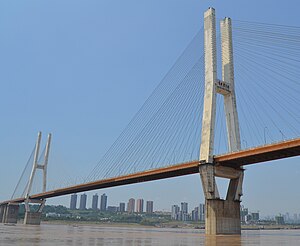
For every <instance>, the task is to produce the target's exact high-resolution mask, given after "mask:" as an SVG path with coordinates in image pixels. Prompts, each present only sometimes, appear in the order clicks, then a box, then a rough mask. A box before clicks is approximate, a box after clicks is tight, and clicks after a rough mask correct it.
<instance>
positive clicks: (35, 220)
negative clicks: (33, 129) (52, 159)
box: [24, 132, 51, 225]
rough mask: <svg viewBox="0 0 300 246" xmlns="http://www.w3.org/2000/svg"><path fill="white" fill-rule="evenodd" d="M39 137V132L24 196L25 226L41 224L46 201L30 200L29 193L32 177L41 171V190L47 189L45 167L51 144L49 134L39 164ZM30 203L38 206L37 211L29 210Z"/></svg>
mask: <svg viewBox="0 0 300 246" xmlns="http://www.w3.org/2000/svg"><path fill="white" fill-rule="evenodd" d="M41 137H42V133H41V132H39V133H38V137H37V141H36V146H35V153H34V160H33V165H32V170H31V174H30V178H29V182H28V185H27V189H26V194H25V218H24V224H27V225H39V224H40V223H41V216H42V210H43V208H44V206H45V203H46V199H41V200H33V199H30V192H31V188H32V184H33V180H34V176H35V173H36V171H37V170H42V172H43V189H42V190H43V192H45V191H46V187H47V166H48V158H49V151H50V144H51V134H49V135H48V139H47V143H46V149H45V156H44V163H42V164H39V163H38V158H39V150H40V144H41ZM30 203H35V204H39V207H38V209H37V211H31V210H30V206H29V204H30Z"/></svg>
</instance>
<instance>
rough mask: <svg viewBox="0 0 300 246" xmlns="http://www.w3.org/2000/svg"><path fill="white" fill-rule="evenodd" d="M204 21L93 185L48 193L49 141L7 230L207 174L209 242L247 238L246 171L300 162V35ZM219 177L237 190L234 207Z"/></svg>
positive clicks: (35, 157) (17, 195)
mask: <svg viewBox="0 0 300 246" xmlns="http://www.w3.org/2000/svg"><path fill="white" fill-rule="evenodd" d="M204 17H205V18H204V27H203V28H201V30H200V31H199V32H198V33H197V35H196V36H195V37H194V38H193V40H192V41H191V42H190V44H189V45H188V46H187V48H186V49H185V50H184V52H183V53H182V55H181V56H180V57H179V58H178V60H177V61H176V62H175V64H174V65H173V67H172V68H171V69H170V71H169V72H168V73H167V74H166V76H165V77H164V78H163V80H162V81H161V83H160V84H159V85H158V87H157V88H156V89H155V91H154V92H153V93H152V94H151V95H150V97H149V98H148V99H147V100H146V102H145V104H144V105H143V106H142V108H141V109H140V110H139V111H138V113H137V114H136V115H135V116H134V118H133V119H132V121H131V122H130V123H129V124H128V126H127V127H126V128H125V130H124V131H123V132H122V133H121V134H120V136H119V137H118V139H117V140H116V141H115V142H114V143H113V145H112V146H111V148H110V149H109V150H108V151H107V152H106V154H105V155H104V156H103V157H102V159H101V160H100V161H99V162H98V163H97V165H96V166H95V168H94V169H93V170H92V171H91V172H90V174H89V175H88V176H87V177H86V178H85V181H84V182H83V183H79V184H74V185H70V186H67V187H63V188H57V189H51V190H49V189H47V186H46V184H47V182H46V181H47V166H48V156H49V150H50V142H51V135H49V137H48V141H47V144H46V146H45V149H44V150H43V151H40V142H41V134H39V136H38V139H37V143H36V145H35V148H34V150H33V152H32V154H31V156H30V158H29V160H28V162H27V165H26V167H25V169H24V172H23V174H22V177H21V178H20V180H19V182H18V184H17V187H16V189H15V191H14V194H13V196H12V197H11V199H8V200H7V201H3V202H2V203H1V206H0V221H2V222H5V223H7V222H16V211H17V207H18V204H19V203H23V202H25V207H26V216H25V223H26V224H39V223H40V216H41V212H42V209H43V206H44V204H45V201H46V199H47V198H51V197H56V196H61V195H66V194H71V193H74V192H82V191H88V190H93V189H101V188H107V187H113V186H120V185H126V184H132V183H139V182H146V181H152V180H158V179H164V178H171V177H176V176H182V175H188V174H193V173H199V174H200V177H201V181H202V186H203V191H204V194H205V198H206V232H207V233H208V234H224V233H240V230H241V228H240V215H239V211H240V209H239V206H240V198H241V196H242V184H243V176H244V168H243V167H244V166H245V165H250V164H255V163H262V162H265V161H271V160H276V159H282V158H288V157H293V156H298V155H299V154H300V139H299V138H298V137H299V136H300V134H299V132H300V130H299V129H300V128H299V126H300V110H299V100H300V99H299V96H300V81H299V79H298V78H299V75H300V69H299V68H300V42H299V41H300V28H299V27H290V26H281V25H273V24H264V23H255V22H246V21H238V20H231V19H229V18H225V19H223V20H221V21H220V32H219V30H218V29H219V27H217V25H216V18H215V11H214V9H211V8H210V9H209V10H208V11H206V13H205V16H204ZM217 33H220V35H218V34H217ZM224 153H225V154H224ZM50 166H51V165H50ZM39 174H40V175H41V176H40V181H41V184H39V182H37V179H38V178H37V177H38V175H39ZM215 177H223V178H227V179H229V180H230V183H229V187H228V192H227V196H226V199H225V200H222V199H220V196H219V192H218V188H217V185H216V182H215ZM35 186H39V187H40V189H41V190H40V191H39V192H33V187H35ZM31 203H38V204H40V207H39V210H38V211H31V210H30V206H29V204H31Z"/></svg>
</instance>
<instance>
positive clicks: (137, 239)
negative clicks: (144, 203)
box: [0, 224, 300, 246]
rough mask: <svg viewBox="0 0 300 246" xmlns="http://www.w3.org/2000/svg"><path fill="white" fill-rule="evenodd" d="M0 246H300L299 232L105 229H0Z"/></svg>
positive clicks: (84, 227)
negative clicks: (216, 233) (233, 233)
mask: <svg viewBox="0 0 300 246" xmlns="http://www.w3.org/2000/svg"><path fill="white" fill-rule="evenodd" d="M0 245H1V246H2V245H5V246H10V245H18V246H23V245H24V246H25V245H26V246H27V245H28V246H48V245H70V246H71V245H72V246H73V245H74V246H75V245H76V246H77V245H78V246H98V245H101V246H108V245H124V246H130V245H136V246H146V245H178V246H190V245H207V246H210V245H211V246H227V245H228V246H229V245H230V246H241V245H272V246H275V245H289V246H294V245H295V246H296V245H297V246H300V230H261V231H243V232H242V235H241V236H210V237H208V236H205V235H204V230H192V229H170V228H139V227H136V228H135V227H130V228H126V227H104V226H99V225H54V224H43V225H41V226H24V225H22V224H17V225H15V226H8V225H3V224H1V225H0Z"/></svg>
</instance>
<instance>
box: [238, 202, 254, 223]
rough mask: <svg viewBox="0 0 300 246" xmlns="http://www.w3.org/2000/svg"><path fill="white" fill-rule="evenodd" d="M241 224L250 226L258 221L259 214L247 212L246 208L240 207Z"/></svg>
mask: <svg viewBox="0 0 300 246" xmlns="http://www.w3.org/2000/svg"><path fill="white" fill-rule="evenodd" d="M240 212H241V213H240V214H241V222H242V223H243V224H252V223H257V222H258V221H259V212H251V213H250V212H249V210H248V208H245V207H244V206H241V211H240Z"/></svg>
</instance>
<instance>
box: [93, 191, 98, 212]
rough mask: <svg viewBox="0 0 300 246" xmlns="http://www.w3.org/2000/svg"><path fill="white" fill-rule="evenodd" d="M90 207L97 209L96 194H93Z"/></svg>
mask: <svg viewBox="0 0 300 246" xmlns="http://www.w3.org/2000/svg"><path fill="white" fill-rule="evenodd" d="M92 209H93V210H97V209H98V194H95V195H93V199H92Z"/></svg>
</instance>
